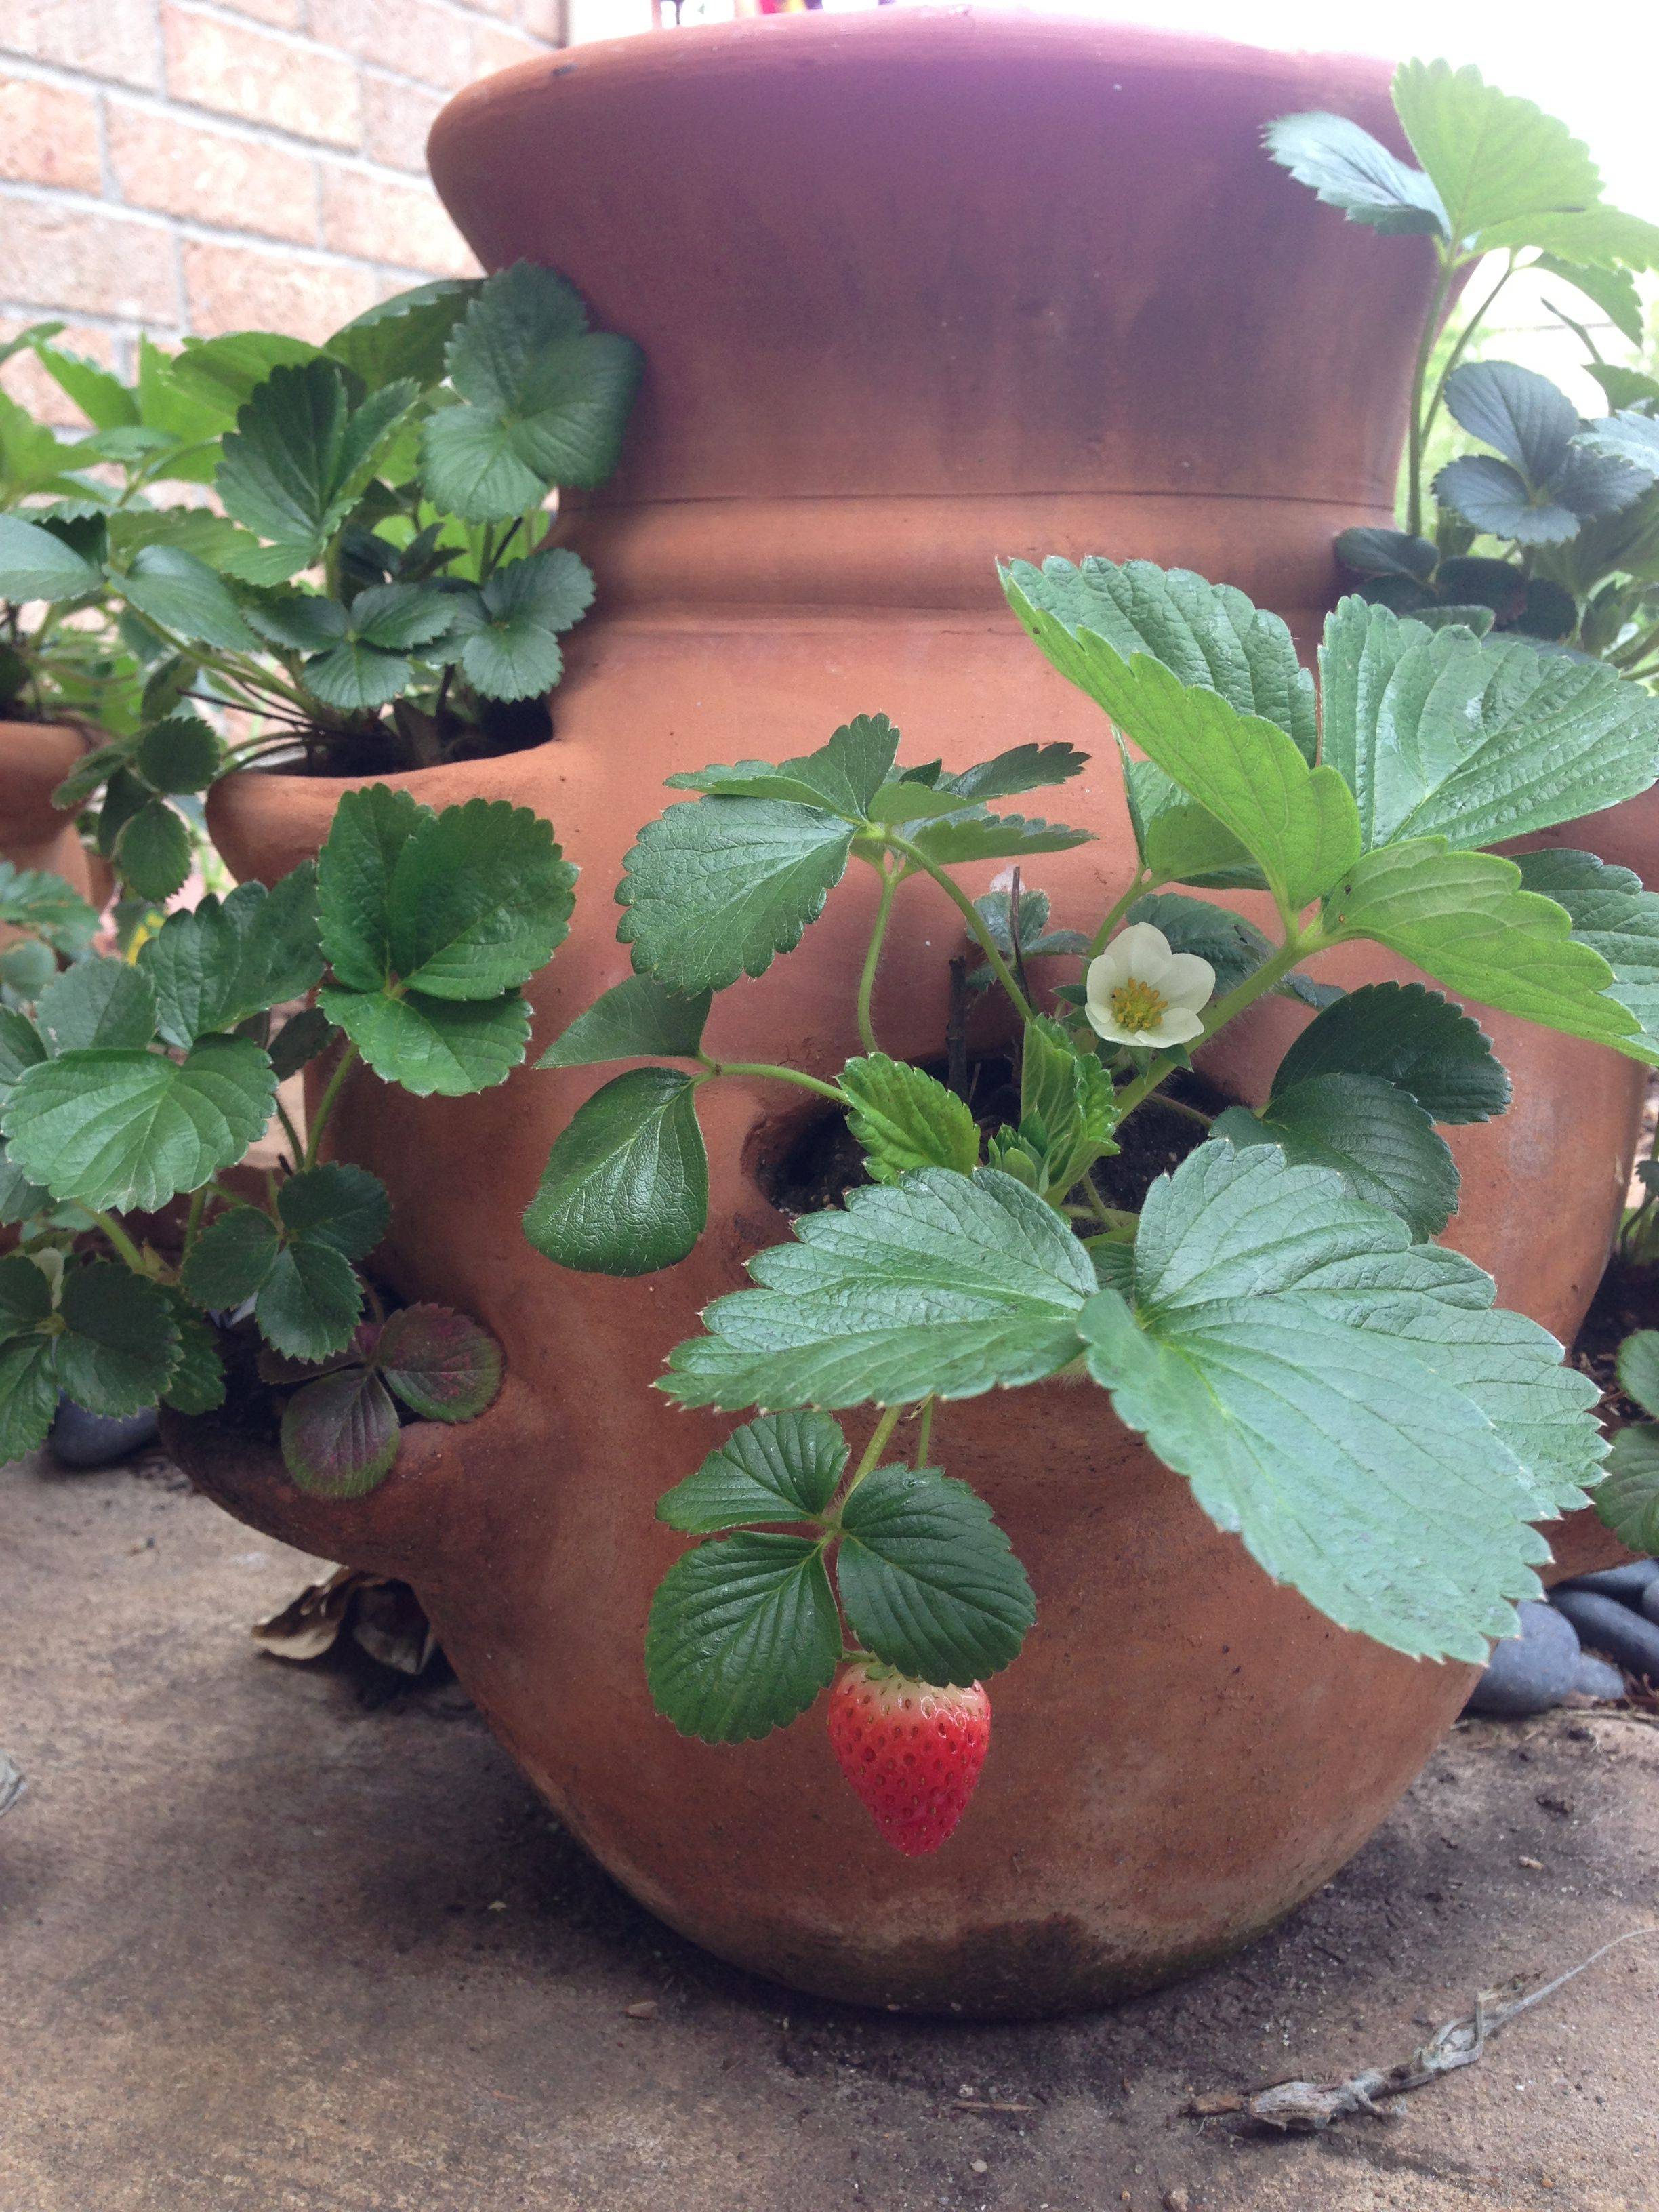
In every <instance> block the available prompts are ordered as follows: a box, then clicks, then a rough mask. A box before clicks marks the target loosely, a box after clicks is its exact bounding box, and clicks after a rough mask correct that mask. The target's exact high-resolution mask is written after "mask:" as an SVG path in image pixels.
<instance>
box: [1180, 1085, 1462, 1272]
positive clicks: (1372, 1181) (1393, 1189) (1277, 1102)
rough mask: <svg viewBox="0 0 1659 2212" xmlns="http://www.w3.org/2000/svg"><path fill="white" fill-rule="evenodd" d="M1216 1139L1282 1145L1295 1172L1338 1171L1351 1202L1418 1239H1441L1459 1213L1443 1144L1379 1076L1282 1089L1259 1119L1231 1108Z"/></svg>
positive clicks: (1416, 1109) (1417, 1110) (1412, 1104)
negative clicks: (1393, 1216) (1395, 1221)
mask: <svg viewBox="0 0 1659 2212" xmlns="http://www.w3.org/2000/svg"><path fill="white" fill-rule="evenodd" d="M1214 1133H1215V1135H1217V1136H1218V1137H1225V1138H1226V1139H1229V1141H1230V1142H1231V1143H1232V1144H1234V1145H1237V1146H1244V1145H1255V1144H1271V1145H1277V1146H1279V1150H1280V1151H1281V1152H1283V1153H1284V1155H1285V1158H1286V1159H1287V1160H1289V1161H1290V1162H1291V1164H1292V1165H1293V1166H1296V1167H1322V1168H1332V1169H1334V1170H1335V1171H1336V1173H1337V1174H1338V1175H1340V1176H1341V1178H1342V1182H1343V1186H1344V1188H1346V1190H1347V1191H1348V1192H1349V1193H1350V1194H1352V1196H1353V1197H1355V1198H1358V1199H1364V1200H1366V1201H1367V1203H1368V1204H1370V1205H1372V1206H1387V1207H1388V1208H1389V1210H1390V1211H1391V1212H1395V1213H1397V1214H1398V1215H1399V1216H1400V1218H1401V1220H1402V1221H1403V1222H1404V1223H1405V1224H1406V1225H1407V1228H1408V1229H1409V1230H1410V1231H1411V1232H1412V1235H1413V1237H1437V1236H1438V1235H1439V1233H1440V1231H1442V1230H1443V1228H1444V1227H1445V1225H1446V1224H1447V1223H1448V1222H1449V1220H1450V1219H1451V1218H1452V1215H1453V1214H1454V1213H1455V1212H1456V1211H1457V1194H1458V1187H1459V1186H1458V1175H1457V1170H1456V1167H1455V1165H1454V1164H1453V1161H1452V1156H1451V1153H1450V1152H1449V1150H1448V1149H1447V1146H1446V1141H1445V1139H1444V1138H1443V1137H1442V1136H1441V1135H1440V1133H1439V1132H1438V1131H1437V1129H1436V1127H1435V1126H1434V1123H1433V1121H1431V1119H1430V1117H1429V1115H1427V1114H1425V1112H1424V1110H1423V1109H1422V1107H1421V1106H1420V1105H1419V1103H1418V1101H1417V1100H1416V1099H1415V1098H1413V1097H1412V1096H1411V1094H1410V1092H1409V1091H1403V1090H1401V1089H1400V1088H1399V1087H1398V1086H1397V1085H1395V1084H1392V1083H1389V1082H1385V1081H1384V1080H1383V1079H1382V1078H1381V1077H1379V1076H1376V1075H1354V1074H1324V1075H1310V1076H1309V1077H1307V1078H1306V1079H1304V1080H1303V1081H1301V1082H1299V1083H1292V1084H1290V1085H1285V1086H1284V1087H1282V1088H1281V1086H1280V1085H1279V1083H1278V1082H1277V1081H1276V1082H1275V1084H1274V1086H1273V1098H1272V1100H1271V1102H1270V1103H1269V1104H1268V1105H1267V1106H1266V1107H1264V1108H1263V1109H1262V1110H1261V1113H1260V1114H1259V1115H1256V1114H1251V1113H1249V1111H1247V1109H1245V1108H1244V1107H1243V1106H1231V1107H1229V1108H1228V1109H1227V1111H1226V1112H1225V1114H1223V1115H1219V1116H1218V1119H1217V1121H1216V1122H1215V1125H1214Z"/></svg>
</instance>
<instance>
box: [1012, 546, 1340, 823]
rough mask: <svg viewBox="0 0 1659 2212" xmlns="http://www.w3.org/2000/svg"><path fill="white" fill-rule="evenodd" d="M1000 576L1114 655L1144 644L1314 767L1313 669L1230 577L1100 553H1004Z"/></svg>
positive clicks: (1184, 679)
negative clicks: (1084, 556) (1039, 556)
mask: <svg viewBox="0 0 1659 2212" xmlns="http://www.w3.org/2000/svg"><path fill="white" fill-rule="evenodd" d="M1002 582H1003V588H1004V590H1005V591H1006V592H1007V593H1008V595H1009V597H1010V599H1012V600H1014V601H1015V603H1016V605H1018V603H1019V602H1020V601H1022V600H1023V601H1024V603H1025V604H1026V605H1028V606H1030V608H1033V609H1041V610H1042V611H1043V612H1045V613H1046V614H1048V616H1049V617H1052V618H1053V619H1054V621H1055V622H1057V623H1059V624H1060V625H1061V627H1062V628H1063V629H1065V630H1066V631H1068V632H1073V633H1075V632H1078V631H1084V630H1086V631H1090V632H1091V633H1092V634H1093V635H1095V636H1096V637H1098V638H1101V639H1103V640H1104V641H1105V643H1106V644H1107V645H1108V646H1109V647H1110V648H1111V650H1112V653H1113V655H1114V656H1115V659H1118V660H1119V661H1121V662H1127V661H1129V660H1132V659H1133V658H1134V656H1135V655H1136V654H1137V653H1144V654H1146V656H1147V657H1148V658H1149V659H1153V660H1156V661H1159V662H1161V663H1162V664H1163V665H1164V667H1165V668H1167V669H1168V670H1169V671H1170V674H1171V675H1172V676H1174V677H1176V678H1177V679H1178V680H1179V681H1180V682H1181V683H1182V684H1186V685H1192V684H1201V685H1205V686H1207V688H1208V689H1209V690H1212V691H1217V692H1219V694H1220V695H1221V696H1222V697H1223V698H1224V699H1225V701H1226V702H1227V704H1228V705H1229V706H1230V707H1234V708H1237V710H1238V712H1239V713H1240V714H1251V715H1257V716H1259V717H1261V719H1262V720H1265V721H1269V722H1276V723H1277V724H1278V726H1279V728H1280V729H1281V730H1283V731H1284V732H1285V736H1286V737H1288V738H1291V740H1292V741H1293V743H1294V744H1295V745H1296V748H1297V751H1298V752H1299V753H1300V754H1301V755H1302V757H1303V758H1304V760H1305V761H1306V762H1307V763H1308V765H1309V766H1310V768H1311V767H1312V766H1313V763H1314V761H1315V758H1316V754H1317V750H1318V735H1319V725H1318V720H1317V717H1316V712H1315V707H1314V686H1313V678H1312V677H1311V676H1310V675H1309V673H1308V671H1307V670H1306V669H1305V668H1304V667H1303V666H1302V665H1301V663H1300V662H1299V661H1298V660H1297V656H1296V645H1295V641H1294V640H1293V639H1292V638H1291V633H1290V631H1289V630H1288V629H1286V628H1285V624H1284V623H1282V622H1281V621H1280V620H1279V617H1278V616H1277V615H1275V614H1269V613H1268V612H1267V610H1266V609H1265V608H1263V607H1256V606H1253V605H1251V603H1250V601H1249V599H1246V598H1245V596H1244V594H1243V592H1241V591H1238V590H1236V589H1235V587H1234V586H1232V585H1231V584H1212V583H1209V582H1207V581H1206V579H1205V578H1204V577H1202V576H1199V575H1194V573H1193V571H1192V570H1191V569H1190V568H1157V567H1155V566H1154V565H1153V563H1152V562H1150V561H1126V562H1123V563H1122V564H1121V565H1120V564H1119V563H1118V562H1115V561H1103V560H1101V559H1099V558H1098V557H1097V556H1091V558H1090V559H1088V560H1086V561H1085V562H1083V563H1082V565H1081V567H1079V568H1073V566H1072V564H1071V562H1069V561H1061V560H1058V559H1049V560H1047V561H1045V562H1043V564H1042V568H1033V567H1032V566H1031V564H1030V562H1027V561H1014V562H1010V563H1009V565H1008V567H1007V568H1006V569H1004V570H1003V571H1002ZM1027 627H1028V628H1029V627H1030V625H1029V624H1028V625H1027ZM1044 649H1045V651H1046V650H1047V648H1046V647H1045V648H1044ZM1062 672H1063V673H1069V672H1070V671H1062ZM1072 680H1073V682H1074V683H1075V682H1077V681H1078V680H1079V679H1078V678H1075V677H1073V679H1072ZM1083 688H1084V689H1085V690H1087V689H1088V686H1087V685H1086V684H1085V685H1084V687H1083ZM987 795H988V794H987Z"/></svg>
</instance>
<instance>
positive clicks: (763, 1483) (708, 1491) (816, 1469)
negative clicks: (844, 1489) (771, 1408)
mask: <svg viewBox="0 0 1659 2212" xmlns="http://www.w3.org/2000/svg"><path fill="white" fill-rule="evenodd" d="M847 1458H848V1453H847V1439H846V1438H845V1437H843V1436H842V1432H841V1425H840V1424H839V1422H836V1421H832V1420H830V1419H829V1418H828V1416H827V1415H825V1414H823V1413H766V1414H763V1416H762V1418H761V1419H759V1420H757V1421H747V1422H745V1423H744V1425H743V1427H742V1428H740V1429H734V1430H733V1431H732V1434H731V1435H730V1436H729V1437H727V1438H726V1442H725V1443H723V1444H720V1445H717V1446H716V1447H715V1449H714V1450H713V1451H711V1452H710V1453H709V1455H708V1458H707V1459H706V1460H704V1462H703V1463H702V1466H701V1467H700V1468H698V1469H697V1471H696V1474H689V1475H687V1477H686V1478H685V1480H684V1482H678V1483H676V1484H675V1486H674V1487H673V1489H672V1490H670V1491H667V1492H665V1493H664V1495H663V1496H662V1498H659V1500H658V1503H657V1518H658V1520H659V1521H665V1522H667V1524H668V1526H669V1527H670V1528H683V1529H684V1531H685V1533H686V1534H688V1535H690V1536H712V1535H714V1534H717V1533H718V1532H719V1531H720V1530H721V1529H723V1528H743V1527H744V1526H745V1525H746V1524H749V1523H751V1522H757V1521H758V1522H768V1521H770V1522H777V1521H784V1522H789V1521H817V1520H819V1519H821V1518H822V1516H823V1514H824V1513H826V1512H827V1511H828V1510H829V1501H830V1499H831V1498H833V1497H834V1496H835V1494H836V1486H837V1485H838V1484H839V1482H840V1480H841V1479H842V1475H843V1474H845V1473H846V1472H847Z"/></svg>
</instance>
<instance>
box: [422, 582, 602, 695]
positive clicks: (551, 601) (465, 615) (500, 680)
mask: <svg viewBox="0 0 1659 2212" xmlns="http://www.w3.org/2000/svg"><path fill="white" fill-rule="evenodd" d="M592 603H593V577H592V571H591V570H590V569H589V568H588V566H587V563H586V562H585V561H583V560H581V559H580V558H579V557H578V556H577V555H575V554H574V553H572V552H570V551H568V550H567V549H566V548H564V547H562V546H556V547H553V548H550V550H545V551H544V552H540V553H532V554H530V555H529V556H527V558H526V559H525V560H522V561H515V562H513V564H512V566H511V567H510V568H498V569H497V570H496V571H495V574H494V575H493V576H491V577H490V579H489V581H488V582H487V583H486V584H484V585H483V586H482V588H481V589H480V590H479V591H478V592H474V593H471V594H468V595H466V596H465V597H459V596H458V597H457V598H455V599H453V600H452V601H451V610H452V612H451V623H452V627H451V633H450V634H451V635H452V636H453V637H454V638H457V639H459V641H460V647H461V651H460V661H461V673H462V674H463V675H464V676H465V678H466V680H467V682H468V683H469V684H471V686H472V688H473V690H475V691H477V693H479V695H480V696H482V697H483V698H486V699H534V698H539V697H540V696H542V694H543V693H544V692H547V691H550V690H552V689H553V686H554V685H555V684H556V683H557V682H558V680H559V678H561V677H562V675H563V673H564V653H563V651H562V648H561V647H560V644H559V637H560V635H561V633H562V632H563V631H565V630H568V629H571V628H572V627H573V626H574V624H575V623H579V622H580V620H581V618H582V617H583V616H584V615H585V614H586V612H587V610H588V608H589V607H590V606H591V605H592Z"/></svg>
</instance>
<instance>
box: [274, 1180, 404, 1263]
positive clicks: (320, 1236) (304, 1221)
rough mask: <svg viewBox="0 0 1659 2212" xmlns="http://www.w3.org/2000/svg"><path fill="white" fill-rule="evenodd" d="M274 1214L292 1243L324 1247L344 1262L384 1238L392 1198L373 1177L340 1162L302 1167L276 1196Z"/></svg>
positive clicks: (364, 1254) (360, 1257) (364, 1255)
mask: <svg viewBox="0 0 1659 2212" xmlns="http://www.w3.org/2000/svg"><path fill="white" fill-rule="evenodd" d="M276 1211H277V1212H278V1213H279V1214H280V1215H281V1216H282V1219H283V1229H284V1230H285V1231H287V1233H288V1236H289V1239H290V1240H291V1241H292V1242H294V1243H309V1244H326V1245H327V1246H328V1247H329V1248H330V1249H331V1250H332V1251H336V1252H338V1253H339V1254H340V1255H341V1256H342V1257H343V1258H344V1259H347V1260H362V1259H363V1258H365V1257H366V1256H367V1255H368V1254H369V1253H370V1252H372V1251H373V1250H374V1247H375V1246H376V1245H377V1244H378V1243H380V1239H381V1238H382V1237H384V1236H385V1235H386V1230H387V1228H388V1226H389V1225H390V1224H391V1220H392V1200H390V1199H389V1198H388V1197H387V1195H386V1185H385V1184H384V1183H383V1182H381V1181H380V1177H379V1176H374V1175H371V1174H370V1173H369V1171H368V1169H367V1168H356V1167H350V1166H348V1165H347V1164H346V1163H345V1162H344V1161H342V1160H327V1161H325V1162H324V1164H322V1166H320V1167H314V1168H302V1169H301V1171H300V1172H299V1174H298V1175H292V1176H289V1179H288V1181H287V1182H285V1183H283V1185H282V1186H281V1187H280V1188H279V1189H278V1190H277V1193H276Z"/></svg>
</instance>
